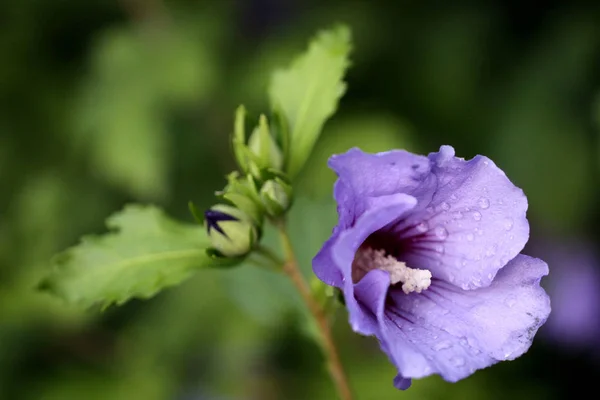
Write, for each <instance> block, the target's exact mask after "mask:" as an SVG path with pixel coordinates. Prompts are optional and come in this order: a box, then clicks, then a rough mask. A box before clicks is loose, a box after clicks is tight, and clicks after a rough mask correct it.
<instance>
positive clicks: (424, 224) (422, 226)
mask: <svg viewBox="0 0 600 400" xmlns="http://www.w3.org/2000/svg"><path fill="white" fill-rule="evenodd" d="M416 229H417V232H419V233H423V232H427V230H428V229H429V226H428V225H427V222H421V223H420V224H418V225H417V226H416Z"/></svg>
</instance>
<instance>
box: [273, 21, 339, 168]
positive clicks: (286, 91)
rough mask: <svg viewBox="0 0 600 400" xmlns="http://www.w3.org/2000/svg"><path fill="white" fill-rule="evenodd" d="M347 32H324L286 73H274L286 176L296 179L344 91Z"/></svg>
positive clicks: (275, 103)
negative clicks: (286, 145) (286, 139)
mask: <svg viewBox="0 0 600 400" xmlns="http://www.w3.org/2000/svg"><path fill="white" fill-rule="evenodd" d="M350 50H351V43H350V31H349V29H348V28H347V27H345V26H338V27H336V28H334V29H331V30H329V31H323V32H321V33H319V34H318V35H317V37H316V38H315V39H314V40H313V41H312V42H311V43H310V45H309V47H308V50H307V52H306V53H304V54H303V55H302V56H300V57H299V58H297V59H296V60H295V61H294V62H293V63H292V65H291V66H290V68H289V69H286V70H280V71H276V72H275V73H274V74H273V77H272V79H271V82H270V85H269V97H270V101H271V105H272V107H273V108H274V109H276V110H281V112H282V113H283V115H284V116H285V117H286V118H287V120H288V124H289V129H290V154H289V157H290V158H289V160H288V164H287V166H286V167H287V168H286V170H287V172H288V173H289V174H290V176H292V177H293V176H294V175H296V174H297V173H298V172H299V171H300V169H301V168H302V166H303V165H304V163H305V162H306V159H307V158H308V156H309V154H310V151H311V150H312V148H313V146H314V144H315V141H316V140H317V138H318V136H319V133H320V132H321V129H322V128H323V124H325V122H326V121H327V119H328V118H329V117H331V115H333V113H334V112H335V110H336V108H337V104H338V101H339V99H340V97H341V96H342V95H343V94H344V92H345V90H346V84H345V82H344V81H343V80H342V79H343V77H344V73H345V71H346V69H347V68H348V66H349V60H348V56H349V53H350Z"/></svg>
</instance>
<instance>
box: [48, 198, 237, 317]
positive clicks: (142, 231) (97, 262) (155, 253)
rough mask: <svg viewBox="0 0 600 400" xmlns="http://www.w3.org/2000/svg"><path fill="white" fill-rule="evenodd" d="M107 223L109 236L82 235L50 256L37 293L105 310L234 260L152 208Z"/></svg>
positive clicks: (200, 233) (197, 230)
mask: <svg viewBox="0 0 600 400" xmlns="http://www.w3.org/2000/svg"><path fill="white" fill-rule="evenodd" d="M106 225H107V227H108V228H109V229H110V232H109V233H106V234H104V235H100V236H86V237H84V238H83V239H82V240H81V243H79V244H78V245H77V246H75V247H72V248H70V249H68V250H66V251H65V252H63V253H60V254H58V255H57V256H55V258H54V259H53V267H54V268H53V271H52V272H51V273H50V275H49V276H48V277H47V278H45V279H44V280H43V281H42V283H41V284H40V289H42V290H47V291H49V292H51V293H53V294H55V295H57V296H59V297H62V298H63V299H65V300H66V301H67V302H69V303H74V304H78V305H81V306H84V307H89V306H92V305H95V304H98V303H100V304H102V305H103V306H104V307H107V306H109V305H110V304H112V303H117V304H122V303H124V302H126V301H127V300H129V299H130V298H132V297H138V298H149V297H151V296H153V295H155V294H156V293H158V292H159V291H161V290H162V289H164V288H166V287H168V286H173V285H176V284H179V283H180V282H182V281H183V280H185V279H186V278H188V277H189V276H190V275H191V274H192V273H193V272H194V271H195V270H197V269H199V268H203V267H210V266H216V265H218V264H221V263H223V262H224V263H234V262H235V261H237V260H223V261H220V260H219V259H217V258H214V257H211V256H210V255H209V254H208V253H207V252H206V249H207V248H208V247H209V242H208V238H207V236H206V234H205V231H204V229H203V228H202V227H200V226H196V225H189V224H183V223H179V222H177V221H175V220H173V219H171V218H169V217H167V216H166V215H165V214H164V213H163V212H162V211H161V210H160V209H158V208H156V207H153V206H141V205H129V206H127V207H125V209H124V210H122V211H120V212H118V213H116V214H114V215H112V216H111V217H109V218H108V220H107V223H106Z"/></svg>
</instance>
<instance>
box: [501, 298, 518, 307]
mask: <svg viewBox="0 0 600 400" xmlns="http://www.w3.org/2000/svg"><path fill="white" fill-rule="evenodd" d="M504 304H506V305H507V306H508V308H513V307H514V305H515V304H517V299H516V297H515V296H509V297H507V298H506V300H504Z"/></svg>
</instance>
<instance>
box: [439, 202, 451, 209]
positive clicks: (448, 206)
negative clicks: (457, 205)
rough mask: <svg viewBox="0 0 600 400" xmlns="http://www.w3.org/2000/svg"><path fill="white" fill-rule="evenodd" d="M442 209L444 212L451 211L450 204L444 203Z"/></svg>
mask: <svg viewBox="0 0 600 400" xmlns="http://www.w3.org/2000/svg"><path fill="white" fill-rule="evenodd" d="M440 207H441V208H442V210H444V211H448V210H449V209H450V204H448V203H446V202H445V201H444V202H443V203H442V204H440Z"/></svg>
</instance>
